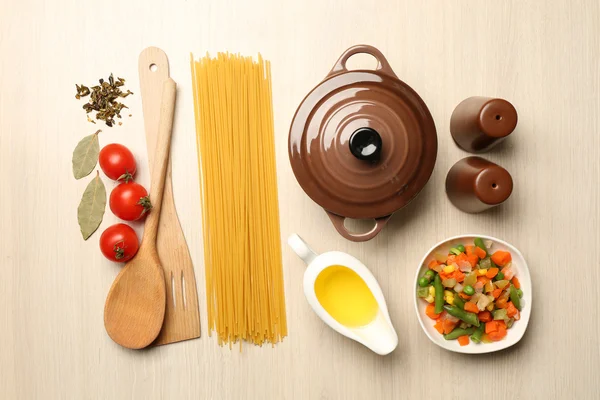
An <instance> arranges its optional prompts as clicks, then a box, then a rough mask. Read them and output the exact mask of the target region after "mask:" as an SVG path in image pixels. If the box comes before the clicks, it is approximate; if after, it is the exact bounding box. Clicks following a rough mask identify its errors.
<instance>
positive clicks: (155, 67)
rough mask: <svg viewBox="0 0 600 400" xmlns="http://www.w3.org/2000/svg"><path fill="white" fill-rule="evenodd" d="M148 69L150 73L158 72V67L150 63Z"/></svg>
mask: <svg viewBox="0 0 600 400" xmlns="http://www.w3.org/2000/svg"><path fill="white" fill-rule="evenodd" d="M148 69H149V70H150V71H152V72H156V71H158V65H156V64H154V63H152V64H150V66H149V67H148Z"/></svg>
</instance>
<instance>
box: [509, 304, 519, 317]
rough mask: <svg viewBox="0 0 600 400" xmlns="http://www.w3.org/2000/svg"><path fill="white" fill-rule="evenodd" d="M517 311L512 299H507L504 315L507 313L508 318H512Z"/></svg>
mask: <svg viewBox="0 0 600 400" xmlns="http://www.w3.org/2000/svg"><path fill="white" fill-rule="evenodd" d="M518 312H519V310H517V307H515V305H514V304H513V303H512V301H509V302H508V304H507V306H506V315H508V317H509V318H512V317H514V316H515V315H517V313H518Z"/></svg>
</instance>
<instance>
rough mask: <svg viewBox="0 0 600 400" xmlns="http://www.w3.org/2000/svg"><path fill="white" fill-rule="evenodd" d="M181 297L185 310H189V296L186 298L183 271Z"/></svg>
mask: <svg viewBox="0 0 600 400" xmlns="http://www.w3.org/2000/svg"><path fill="white" fill-rule="evenodd" d="M181 295H182V297H183V301H182V303H183V309H184V310H187V296H186V289H185V278H184V277H183V271H181Z"/></svg>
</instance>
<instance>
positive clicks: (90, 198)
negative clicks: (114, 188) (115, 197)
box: [77, 171, 106, 240]
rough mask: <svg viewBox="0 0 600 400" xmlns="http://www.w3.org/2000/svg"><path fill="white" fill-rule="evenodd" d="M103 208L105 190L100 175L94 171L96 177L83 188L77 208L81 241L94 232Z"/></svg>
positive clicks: (98, 224)
mask: <svg viewBox="0 0 600 400" xmlns="http://www.w3.org/2000/svg"><path fill="white" fill-rule="evenodd" d="M105 208H106V188H105V187H104V183H102V179H100V173H99V172H98V171H96V177H95V178H94V179H92V181H91V182H90V183H89V184H88V185H87V187H86V188H85V192H83V196H82V197H81V202H80V203H79V207H78V208H77V221H78V222H79V227H80V228H81V235H82V236H83V240H88V238H89V237H90V236H92V233H94V232H96V229H98V227H99V226H100V223H101V222H102V217H104V209H105Z"/></svg>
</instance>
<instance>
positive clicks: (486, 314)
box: [477, 311, 492, 322]
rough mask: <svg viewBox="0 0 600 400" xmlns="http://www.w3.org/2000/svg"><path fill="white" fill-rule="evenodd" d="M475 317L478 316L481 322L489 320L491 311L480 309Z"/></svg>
mask: <svg viewBox="0 0 600 400" xmlns="http://www.w3.org/2000/svg"><path fill="white" fill-rule="evenodd" d="M477 318H479V320H480V321H481V322H489V321H491V320H492V313H491V312H489V311H481V312H480V313H479V314H477Z"/></svg>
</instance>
